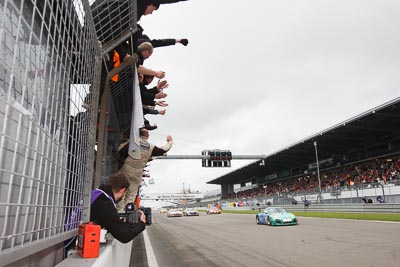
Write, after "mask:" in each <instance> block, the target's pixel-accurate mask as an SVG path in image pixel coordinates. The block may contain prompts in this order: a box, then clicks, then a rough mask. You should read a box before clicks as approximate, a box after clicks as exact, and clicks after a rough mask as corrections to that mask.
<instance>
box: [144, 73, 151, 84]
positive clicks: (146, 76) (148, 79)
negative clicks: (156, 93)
mask: <svg viewBox="0 0 400 267" xmlns="http://www.w3.org/2000/svg"><path fill="white" fill-rule="evenodd" d="M153 79H154V76H152V75H144V79H143V83H144V84H145V85H148V84H151V82H152V81H153Z"/></svg>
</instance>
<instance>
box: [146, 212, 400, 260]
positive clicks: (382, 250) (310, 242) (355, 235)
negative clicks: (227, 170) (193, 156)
mask: <svg viewBox="0 0 400 267" xmlns="http://www.w3.org/2000/svg"><path fill="white" fill-rule="evenodd" d="M146 229H147V232H148V236H149V238H150V242H151V245H152V248H153V250H154V254H155V258H156V260H157V264H158V266H159V267H169V266H171V267H172V266H174V267H180V266H190V267H192V266H211V267H212V266H308V267H309V266H323V267H329V266H352V267H354V266H362V267H367V266H379V267H382V266H400V223H385V222H375V221H356V220H336V219H319V218H302V217H300V218H299V224H298V225H296V226H266V225H256V223H255V215H244V214H221V215H207V214H205V213H200V216H198V217H180V218H167V216H166V215H165V214H157V212H154V215H153V224H152V225H151V226H150V227H146Z"/></svg>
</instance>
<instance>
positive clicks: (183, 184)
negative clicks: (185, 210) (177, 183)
mask: <svg viewBox="0 0 400 267" xmlns="http://www.w3.org/2000/svg"><path fill="white" fill-rule="evenodd" d="M182 193H183V194H185V182H183V183H182Z"/></svg>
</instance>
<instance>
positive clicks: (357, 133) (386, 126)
mask: <svg viewBox="0 0 400 267" xmlns="http://www.w3.org/2000/svg"><path fill="white" fill-rule="evenodd" d="M399 114H400V98H396V99H393V100H392V101H390V102H388V103H385V104H383V105H380V106H378V107H376V108H373V109H371V110H368V111H367V112H364V113H362V114H360V115H358V116H355V117H353V118H350V119H348V120H346V121H344V122H342V123H339V124H337V125H335V126H333V127H330V128H328V129H326V130H323V131H321V132H319V133H316V134H314V135H312V136H310V137H307V138H305V139H303V140H301V141H299V142H297V143H295V144H292V145H288V146H287V147H285V148H283V149H281V150H279V151H276V152H274V153H270V154H269V155H267V156H266V158H265V159H264V160H259V161H256V162H254V163H251V164H248V165H246V166H244V167H242V168H239V169H237V170H235V171H233V172H230V173H228V174H225V175H223V176H221V177H218V178H216V179H214V180H212V181H209V182H208V184H219V185H221V191H222V198H223V199H227V200H229V199H230V200H234V199H236V200H237V199H247V200H249V201H250V200H253V199H254V201H251V202H257V201H259V199H262V200H263V201H265V202H266V201H267V199H268V200H269V201H273V200H275V202H278V203H281V202H282V201H280V200H279V199H281V200H282V199H287V200H288V199H293V198H295V199H297V200H303V199H305V198H307V199H313V200H314V201H317V199H318V197H319V194H320V193H321V194H322V196H321V200H324V201H326V202H333V201H336V202H337V201H338V200H340V201H341V202H361V201H362V200H361V197H363V196H365V195H369V196H376V197H377V196H379V195H386V202H399V201H400V199H399V194H400V191H399V190H398V187H399V179H400V177H399V175H400V174H399V172H400V169H399V166H400V128H399V127H398V125H400V115H399ZM316 153H317V156H318V167H319V168H318V169H317V157H316ZM318 172H319V178H320V180H321V192H319V191H320V187H319V183H318ZM235 185H240V186H235ZM386 187H387V189H386V190H385V188H386ZM369 189H373V190H369ZM345 192H347V194H346V193H345ZM278 196H279V197H280V198H277V197H278Z"/></svg>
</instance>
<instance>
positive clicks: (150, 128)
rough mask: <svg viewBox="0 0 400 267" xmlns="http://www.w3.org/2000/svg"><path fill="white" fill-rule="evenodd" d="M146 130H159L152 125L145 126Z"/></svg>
mask: <svg viewBox="0 0 400 267" xmlns="http://www.w3.org/2000/svg"><path fill="white" fill-rule="evenodd" d="M144 128H146V129H147V130H149V131H152V130H154V129H157V125H150V124H145V125H144Z"/></svg>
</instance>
